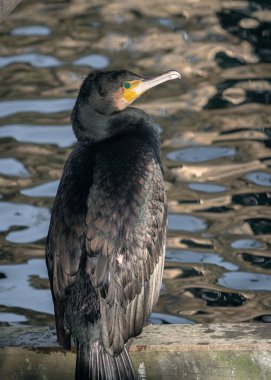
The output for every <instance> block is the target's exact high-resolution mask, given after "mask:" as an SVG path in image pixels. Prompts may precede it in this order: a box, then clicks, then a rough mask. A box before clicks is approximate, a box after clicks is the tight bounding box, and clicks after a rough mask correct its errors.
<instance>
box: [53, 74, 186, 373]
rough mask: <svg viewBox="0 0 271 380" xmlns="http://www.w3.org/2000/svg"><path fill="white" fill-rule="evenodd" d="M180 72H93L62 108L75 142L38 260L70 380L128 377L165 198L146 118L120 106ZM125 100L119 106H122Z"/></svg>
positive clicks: (152, 277) (151, 295) (154, 270)
mask: <svg viewBox="0 0 271 380" xmlns="http://www.w3.org/2000/svg"><path fill="white" fill-rule="evenodd" d="M178 77H180V75H179V74H178V73H176V72H174V71H171V72H168V73H165V74H162V75H160V76H156V77H153V78H143V77H140V76H138V75H135V74H133V73H131V72H128V71H125V70H121V71H113V72H104V73H102V72H94V73H91V74H89V75H88V77H87V78H86V79H85V81H84V82H83V84H82V87H81V89H80V91H79V95H78V98H77V101H76V104H75V106H74V109H73V113H72V124H73V128H74V132H75V134H76V136H77V138H78V141H79V142H78V144H77V146H76V147H75V148H74V150H73V152H72V153H71V155H70V156H69V158H68V160H67V162H66V165H65V168H64V171H63V175H62V178H61V181H60V185H59V188H58V192H57V196H56V199H55V203H54V207H53V211H52V217H51V224H50V228H49V233H48V238H47V246H46V261H47V267H48V273H49V279H50V284H51V290H52V296H53V301H54V307H55V318H56V328H57V336H58V340H59V343H60V344H62V345H63V347H64V348H66V349H70V346H71V336H72V337H73V339H74V341H75V343H76V346H77V362H76V379H77V380H79V379H80V380H89V379H94V380H99V379H100V380H105V379H111V380H116V379H119V380H125V379H135V378H136V376H135V372H134V369H133V367H132V364H131V362H130V359H129V355H128V353H127V344H129V340H130V339H131V338H133V337H135V336H137V335H138V334H140V333H141V331H142V329H143V327H144V324H145V322H146V320H147V319H148V317H149V316H150V313H151V311H152V308H153V306H154V305H155V303H156V302H157V300H158V297H159V291H160V286H161V281H162V272H163V264H164V247H165V237H166V224H167V222H166V221H167V202H166V196H165V191H164V184H163V176H162V166H161V159H160V140H159V135H158V133H157V130H156V126H155V123H154V121H153V120H152V119H151V118H150V117H149V116H148V115H147V114H146V113H145V112H143V111H141V110H139V109H135V108H131V107H128V106H129V104H131V103H132V102H133V101H134V100H135V99H136V98H137V97H138V96H140V95H141V94H142V93H143V92H145V91H146V90H147V89H149V88H151V87H154V86H155V85H157V84H159V83H162V82H164V81H166V80H169V79H175V78H178ZM127 107H128V108H127Z"/></svg>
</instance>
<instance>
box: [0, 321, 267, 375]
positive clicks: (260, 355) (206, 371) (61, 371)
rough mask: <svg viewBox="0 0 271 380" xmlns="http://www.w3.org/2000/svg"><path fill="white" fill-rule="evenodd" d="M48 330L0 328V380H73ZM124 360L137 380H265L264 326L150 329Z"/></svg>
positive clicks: (70, 361) (69, 357) (68, 357)
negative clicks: (131, 366) (129, 359)
mask: <svg viewBox="0 0 271 380" xmlns="http://www.w3.org/2000/svg"><path fill="white" fill-rule="evenodd" d="M55 338H56V336H55V331H54V330H49V329H48V328H46V327H29V326H24V327H16V326H13V327H1V328H0V347H1V349H0V368H1V379H2V380H10V379H14V380H16V379H18V380H19V379H20V380H34V379H35V380H41V379H50V380H58V379H59V380H60V379H61V380H62V379H65V380H73V378H74V366H75V350H73V351H72V352H68V353H67V352H64V351H63V350H61V349H60V348H59V346H58V344H57V342H56V339H55ZM130 355H131V358H132V361H133V363H134V366H135V368H136V370H137V371H138V372H139V374H141V375H140V376H141V377H140V378H141V379H147V380H152V379H155V380H160V379H161V380H165V379H166V380H175V379H176V380H177V379H178V380H180V379H185V380H218V379H219V380H229V379H231V380H258V379H259V380H270V379H271V329H270V325H268V324H209V325H160V326H158V325H152V326H148V327H146V328H145V329H144V331H143V333H142V335H141V336H140V337H138V338H137V339H135V340H134V343H133V345H132V346H131V349H130Z"/></svg>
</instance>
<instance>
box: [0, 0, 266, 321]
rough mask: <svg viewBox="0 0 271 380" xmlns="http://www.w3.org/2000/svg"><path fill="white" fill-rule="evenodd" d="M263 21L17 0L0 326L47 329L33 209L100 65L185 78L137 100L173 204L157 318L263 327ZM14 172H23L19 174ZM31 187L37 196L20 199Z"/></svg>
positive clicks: (6, 29) (8, 91)
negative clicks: (150, 123)
mask: <svg viewBox="0 0 271 380" xmlns="http://www.w3.org/2000/svg"><path fill="white" fill-rule="evenodd" d="M270 26H271V7H270V4H269V5H268V2H267V1H220V0H219V1H218V0H215V1H213V0H212V1H210V0H203V1H195V0H182V1H180V0H175V1H171V2H165V1H164V0H163V1H162V0H151V1H147V2H146V1H141V0H140V1H137V2H133V1H131V0H129V1H126V2H123V1H114V2H113V3H108V2H106V1H102V0H96V1H94V2H91V3H90V2H89V1H87V0H80V1H77V0H76V1H75V0H74V1H64V0H62V1H57V2H54V1H47V2H46V3H37V2H34V1H31V0H25V1H24V2H22V3H21V4H20V5H19V6H18V7H17V8H16V10H15V11H14V12H13V13H12V14H11V15H10V16H9V18H8V19H7V20H5V22H4V23H3V24H2V25H1V29H0V33H1V34H0V36H1V37H0V51H1V56H0V73H1V87H0V97H1V100H0V124H1V126H2V128H1V127H0V139H1V157H0V193H1V196H2V198H1V200H0V207H1V210H2V213H3V216H2V225H1V227H0V230H1V232H0V259H1V264H2V265H1V267H0V286H1V287H2V288H1V295H2V299H3V300H4V301H3V300H2V302H1V297H0V304H1V306H0V323H1V322H2V323H8V322H15V323H20V322H22V321H24V323H30V324H45V323H51V324H53V317H52V315H51V312H52V309H51V304H50V301H48V299H49V298H47V296H48V295H49V291H47V290H46V289H48V282H47V280H46V271H45V264H44V260H43V259H44V242H45V240H44V238H45V236H46V233H47V226H48V222H49V220H48V218H47V216H46V214H44V213H42V210H43V209H42V208H50V207H51V206H52V202H53V198H52V194H51V192H52V191H53V188H54V186H56V185H57V183H54V182H53V184H51V182H52V181H55V180H57V179H59V177H60V175H61V172H62V169H63V165H64V162H65V160H66V158H67V156H68V154H69V152H70V150H71V137H70V135H69V138H68V134H67V125H69V124H70V110H71V108H72V103H73V99H74V98H75V96H76V94H77V91H78V88H79V86H80V83H81V81H82V79H83V78H84V76H85V75H86V74H87V73H88V72H89V70H91V69H93V68H98V69H99V68H100V69H101V68H105V67H106V65H107V64H108V66H107V68H108V69H118V68H127V69H129V70H131V71H135V72H138V73H141V74H155V73H159V72H162V71H165V70H169V69H175V70H178V71H180V72H181V73H182V81H181V82H178V83H177V82H175V83H173V82H170V83H168V84H167V85H166V86H161V87H159V88H157V89H155V90H154V91H150V92H149V93H147V94H146V95H145V96H144V98H142V99H141V100H140V101H139V102H138V107H142V108H143V109H144V110H146V111H147V112H149V113H150V114H152V115H153V116H154V117H155V119H156V121H157V122H158V123H159V125H160V127H161V129H162V134H161V139H162V148H163V149H162V156H163V162H164V165H165V181H166V188H167V194H168V199H169V211H170V217H169V226H170V229H169V233H168V241H167V247H168V252H167V260H166V264H165V272H164V283H163V288H162V292H161V298H160V300H159V303H158V305H157V307H156V311H157V312H159V313H161V314H162V313H163V314H169V315H175V316H182V317H185V318H187V319H188V320H190V321H195V322H212V321H213V322H241V321H252V320H257V321H263V322H270V321H271V316H270V315H271V311H270V305H271V292H270V291H271V285H270V284H271V277H270V276H271V253H270V236H271V212H270V204H271V201H270V199H271V195H270V189H271V170H270V165H271V154H270V146H271V144H270V136H271V127H270V121H271V110H270V102H271V91H270V89H271V75H270V74H271V66H270V61H271V50H270V42H269V43H268V41H270V39H271V36H270V33H271V32H270V31H271V27H270ZM81 58H84V60H83V61H82V60H80V59H81ZM82 62H83V63H82ZM22 101H24V103H22ZM18 126H19V128H20V129H18ZM59 126H63V135H61V134H59V131H57V129H56V128H59ZM31 127H32V131H31ZM41 127H42V129H38V128H41ZM20 130H21V132H20V133H18V131H20ZM38 130H40V134H38V133H37V131H38ZM12 131H13V132H12ZM14 131H16V132H14ZM41 134H42V136H44V137H41ZM35 136H37V137H35ZM46 136H49V137H50V138H49V141H50V143H48V139H46ZM35 138H36V141H35ZM42 139H44V142H42V141H43V140H42ZM1 158H2V161H1ZM7 158H15V159H16V160H17V161H16V162H13V164H14V167H13V168H11V167H10V168H9V169H8V170H9V173H8V174H7V173H6V171H7V170H6V168H3V169H1V168H2V166H1V165H5V162H7V161H3V159H7ZM9 162H10V161H9ZM19 164H21V165H23V167H24V168H25V170H26V171H28V172H29V174H30V175H29V176H23V175H22V174H20V173H18V170H19V169H20V166H18V165H19ZM16 165H17V166H16ZM4 169H5V170H4ZM1 170H2V172H1ZM16 170H17V171H16ZM1 173H2V174H1ZM40 185H45V187H44V186H43V187H39V186H40ZM33 188H34V191H32V192H31V189H33ZM26 189H27V191H26ZM40 189H43V190H42V191H43V192H42V193H40V195H41V194H42V195H41V196H33V195H32V196H29V195H27V193H28V191H30V194H36V195H39V191H41V190H40ZM46 189H47V190H46ZM48 189H51V190H50V191H49V190H48ZM46 191H49V192H48V194H47V195H46ZM44 192H45V193H44ZM45 195H46V196H45ZM29 206H33V207H32V208H31V207H30V208H29ZM27 220H30V222H27ZM24 221H25V226H24ZM24 228H26V232H25V234H24V233H22V234H21V233H20V231H21V230H22V229H24ZM24 235H25V236H24ZM28 236H30V237H31V238H29V237H28ZM36 236H42V237H43V238H42V239H40V240H38V241H37V238H36V239H35V237H36ZM16 239H17V240H16ZM19 239H24V240H26V241H23V242H19ZM27 239H28V240H27ZM36 259H40V260H38V261H35V260H36ZM28 260H30V261H28ZM26 262H28V264H29V266H27V265H24V264H25V263H26ZM10 264H14V265H10ZM29 268H30V269H29ZM31 268H32V269H31ZM33 271H34V272H35V271H36V272H35V273H34V272H33ZM7 273H9V275H8V274H7ZM20 273H21V274H20ZM20 275H22V276H23V277H22V279H21V287H20V286H19V285H16V281H15V278H16V277H17V276H20ZM9 276H10V277H9ZM255 276H256V277H255ZM13 279H14V280H13ZM18 283H19V282H18ZM11 288H13V293H12V294H11V293H10V289H11ZM14 289H15V290H14ZM43 291H44V292H45V293H43ZM22 292H25V294H26V295H27V297H28V298H26V300H25V301H23V300H22ZM37 292H38V293H37ZM39 292H40V293H39ZM42 294H44V298H42V297H43V296H42ZM36 295H38V297H39V298H40V299H39V301H40V303H37V304H35V302H36V301H35V296H36ZM39 295H40V296H39ZM45 295H46V296H45ZM47 302H48V305H47ZM45 310H47V313H46V312H45ZM7 313H11V316H10V315H9V317H7V315H8V314H7ZM5 316H6V317H5ZM22 316H24V319H22ZM156 316H157V315H156ZM169 320H170V319H169Z"/></svg>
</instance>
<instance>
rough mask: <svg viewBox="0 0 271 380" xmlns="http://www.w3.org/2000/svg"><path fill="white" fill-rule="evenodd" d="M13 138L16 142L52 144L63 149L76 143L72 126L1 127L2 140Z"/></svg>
mask: <svg viewBox="0 0 271 380" xmlns="http://www.w3.org/2000/svg"><path fill="white" fill-rule="evenodd" d="M1 137H2V138H3V137H12V138H13V139H15V140H16V141H21V142H30V143H34V144H52V145H58V146H59V147H61V148H65V147H68V146H71V145H72V144H74V143H75V142H76V138H75V136H74V133H73V130H72V127H71V125H59V126H58V125H48V126H47V125H42V126H41V125H21V124H12V125H5V126H3V127H0V138H1Z"/></svg>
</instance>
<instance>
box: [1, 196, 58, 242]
mask: <svg viewBox="0 0 271 380" xmlns="http://www.w3.org/2000/svg"><path fill="white" fill-rule="evenodd" d="M0 215H1V219H0V231H2V232H4V231H8V230H9V229H10V228H11V227H16V229H17V230H15V231H11V232H8V233H7V235H6V237H5V239H6V240H7V241H10V242H12V243H17V244H19V243H34V242H36V241H39V240H41V239H44V238H45V237H46V236H47V232H48V227H49V220H50V211H49V209H48V208H45V207H36V206H31V205H28V204H23V203H11V202H0ZM18 227H23V228H21V229H18Z"/></svg>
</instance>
